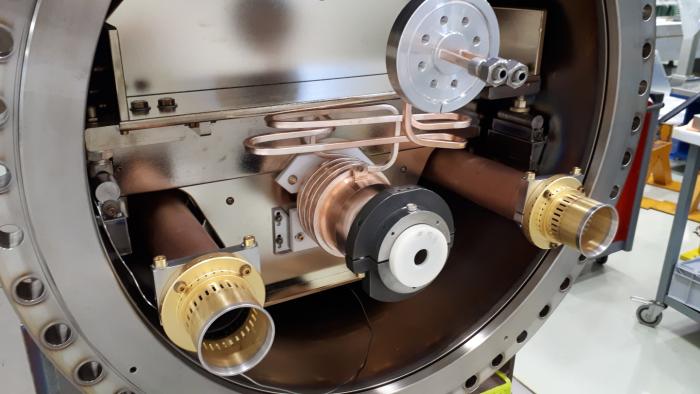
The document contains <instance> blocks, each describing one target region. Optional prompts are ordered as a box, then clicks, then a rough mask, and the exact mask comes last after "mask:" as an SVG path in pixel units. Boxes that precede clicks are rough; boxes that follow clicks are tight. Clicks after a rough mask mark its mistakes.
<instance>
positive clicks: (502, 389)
mask: <svg viewBox="0 0 700 394" xmlns="http://www.w3.org/2000/svg"><path fill="white" fill-rule="evenodd" d="M496 375H497V376H498V377H499V378H501V379H502V380H503V384H502V385H500V386H498V387H494V388H492V389H491V390H486V391H484V392H483V393H482V394H511V391H512V388H513V383H512V382H511V381H510V379H508V376H506V374H504V373H503V372H501V371H498V372H496Z"/></svg>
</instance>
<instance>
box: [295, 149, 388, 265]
mask: <svg viewBox="0 0 700 394" xmlns="http://www.w3.org/2000/svg"><path fill="white" fill-rule="evenodd" d="M388 186H389V180H388V179H387V178H386V177H385V176H384V175H383V174H382V173H380V172H372V171H369V170H368V164H367V163H365V162H362V161H360V160H358V159H355V158H352V157H347V156H341V155H334V156H331V157H330V158H329V160H327V161H325V162H324V163H323V164H321V165H320V166H319V167H318V168H317V169H316V171H314V173H313V174H312V175H311V176H310V177H309V178H308V179H307V180H306V182H305V183H304V185H302V187H301V190H300V192H299V195H298V198H297V208H298V209H299V222H300V224H301V226H302V228H303V229H304V231H305V232H306V234H308V235H309V236H311V237H312V238H313V239H314V240H315V241H316V242H317V243H318V244H319V246H321V248H322V249H323V250H325V251H326V252H328V253H330V254H332V255H334V256H338V257H343V256H345V250H344V249H345V240H346V238H347V235H348V232H349V230H350V226H351V225H352V222H353V220H354V219H355V217H356V216H357V214H358V213H359V211H360V210H361V209H362V207H363V206H364V205H365V204H366V203H367V201H369V200H370V199H371V198H372V197H374V196H375V195H376V194H377V193H378V192H379V191H380V190H382V189H383V188H385V187H388Z"/></svg>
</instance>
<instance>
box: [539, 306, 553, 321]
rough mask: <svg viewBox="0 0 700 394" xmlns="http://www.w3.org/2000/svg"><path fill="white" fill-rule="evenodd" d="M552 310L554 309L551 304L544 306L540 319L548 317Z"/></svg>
mask: <svg viewBox="0 0 700 394" xmlns="http://www.w3.org/2000/svg"><path fill="white" fill-rule="evenodd" d="M551 310H552V307H551V306H549V305H545V306H544V308H542V310H540V314H539V316H540V319H544V318H545V317H547V316H548V315H549V312H550V311H551Z"/></svg>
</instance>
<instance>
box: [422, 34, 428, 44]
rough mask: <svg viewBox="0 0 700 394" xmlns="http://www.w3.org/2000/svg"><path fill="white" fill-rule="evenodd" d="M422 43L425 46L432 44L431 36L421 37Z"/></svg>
mask: <svg viewBox="0 0 700 394" xmlns="http://www.w3.org/2000/svg"><path fill="white" fill-rule="evenodd" d="M420 41H421V42H422V43H423V45H428V44H429V43H430V35H429V34H423V37H421V39H420Z"/></svg>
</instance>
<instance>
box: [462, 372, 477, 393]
mask: <svg viewBox="0 0 700 394" xmlns="http://www.w3.org/2000/svg"><path fill="white" fill-rule="evenodd" d="M477 383H479V378H478V377H477V376H476V375H472V376H471V377H470V378H469V379H467V381H466V382H464V387H465V388H466V389H467V390H471V389H475V388H476V385H477Z"/></svg>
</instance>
